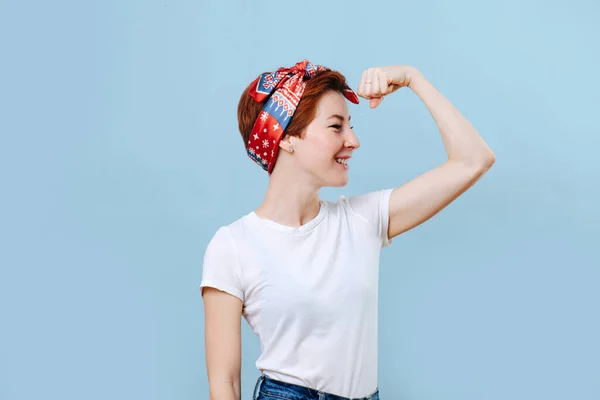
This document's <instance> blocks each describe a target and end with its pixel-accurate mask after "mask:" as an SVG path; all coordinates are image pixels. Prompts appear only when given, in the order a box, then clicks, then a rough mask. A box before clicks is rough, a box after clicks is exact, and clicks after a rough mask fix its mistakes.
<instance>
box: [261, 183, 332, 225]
mask: <svg viewBox="0 0 600 400" xmlns="http://www.w3.org/2000/svg"><path fill="white" fill-rule="evenodd" d="M281 178H282V177H278V176H275V175H271V178H270V180H269V187H268V188H267V193H266V195H265V199H264V200H263V202H262V204H261V205H260V206H259V207H258V208H257V209H256V211H255V213H256V214H257V215H258V216H259V217H261V218H266V219H269V220H271V221H274V222H277V223H278V224H281V225H286V226H302V225H304V224H306V223H307V222H309V221H311V220H312V219H314V218H316V216H317V215H318V214H319V211H320V207H321V205H320V202H319V187H315V186H312V185H310V184H306V183H304V182H302V181H301V180H300V179H290V178H289V177H287V179H281Z"/></svg>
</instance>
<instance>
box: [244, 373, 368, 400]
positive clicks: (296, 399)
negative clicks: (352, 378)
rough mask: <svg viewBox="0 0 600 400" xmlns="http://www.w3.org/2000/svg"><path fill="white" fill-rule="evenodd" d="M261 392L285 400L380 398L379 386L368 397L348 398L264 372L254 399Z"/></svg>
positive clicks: (358, 399) (256, 387) (258, 381)
mask: <svg viewBox="0 0 600 400" xmlns="http://www.w3.org/2000/svg"><path fill="white" fill-rule="evenodd" d="M261 392H262V393H264V394H265V395H271V396H273V397H275V398H278V399H283V400H379V388H377V389H376V390H375V392H374V393H372V394H370V395H369V396H367V397H360V398H348V397H342V396H338V395H335V394H331V393H326V392H322V391H319V390H315V389H311V388H308V387H305V386H300V385H294V384H292V383H287V382H282V381H278V380H276V379H273V378H269V377H268V376H266V375H264V374H262V375H261V376H260V377H259V378H258V380H257V381H256V385H255V386H254V395H253V396H252V400H258V398H259V395H260V393H261Z"/></svg>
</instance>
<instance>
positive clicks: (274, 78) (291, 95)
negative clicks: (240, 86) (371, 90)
mask: <svg viewBox="0 0 600 400" xmlns="http://www.w3.org/2000/svg"><path fill="white" fill-rule="evenodd" d="M328 70H329V68H326V67H323V66H322V65H315V64H311V63H310V62H309V61H308V60H304V61H301V62H299V63H296V65H294V66H293V67H292V68H279V69H278V70H277V71H276V72H269V73H265V74H262V75H260V76H259V77H258V78H256V79H255V80H254V81H252V83H251V86H250V91H249V94H250V96H252V97H253V98H254V100H256V101H257V102H262V101H264V100H265V99H266V98H268V97H269V96H270V99H269V100H268V101H267V102H266V103H265V105H264V107H263V109H262V111H261V112H260V114H259V116H258V118H257V119H256V122H255V123H254V127H253V128H252V133H251V135H250V140H249V141H248V146H247V151H248V156H249V157H250V158H251V159H253V160H254V161H255V162H256V163H257V164H258V165H260V166H261V167H262V168H263V169H264V170H265V171H267V172H268V173H269V174H271V172H272V171H273V167H274V166H275V160H277V154H278V153H279V142H280V141H281V138H282V137H283V133H284V132H285V129H286V128H287V126H288V125H289V123H290V121H291V119H292V116H293V115H294V111H296V107H297V106H298V103H299V102H300V98H301V97H302V94H303V93H304V89H305V87H306V80H308V79H310V78H312V77H313V76H315V75H316V74H317V72H319V71H328ZM342 94H343V95H344V97H346V98H347V99H348V100H349V101H351V102H352V103H354V104H358V97H357V96H356V94H355V93H354V92H353V91H352V89H350V87H348V86H346V87H345V88H344V90H343V91H342Z"/></svg>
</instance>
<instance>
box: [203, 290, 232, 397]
mask: <svg viewBox="0 0 600 400" xmlns="http://www.w3.org/2000/svg"><path fill="white" fill-rule="evenodd" d="M202 297H203V299H204V315H205V321H204V332H205V347H206V368H207V372H208V384H209V387H210V395H209V400H240V399H241V389H240V378H241V360H242V356H241V350H242V339H241V327H242V301H241V300H240V299H238V298H237V297H235V296H232V295H230V294H229V293H225V292H222V291H220V290H218V289H215V288H212V287H205V288H203V293H202Z"/></svg>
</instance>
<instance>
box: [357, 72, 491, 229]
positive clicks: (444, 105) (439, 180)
mask: <svg viewBox="0 0 600 400" xmlns="http://www.w3.org/2000/svg"><path fill="white" fill-rule="evenodd" d="M403 86H408V87H409V88H411V89H412V90H413V91H414V92H415V93H416V94H417V95H418V96H419V97H420V98H421V100H422V101H423V102H424V103H425V106H426V107H427V108H428V110H429V112H430V113H431V115H432V117H433V119H434V120H435V122H436V124H437V126H438V128H439V130H440V133H441V136H442V140H443V142H444V146H445V148H446V152H447V154H448V160H447V161H445V162H444V163H443V164H441V165H440V166H438V167H436V168H434V169H432V170H430V171H428V172H426V173H424V174H423V175H420V176H418V177H417V178H415V179H413V180H411V181H409V182H407V183H405V184H404V185H402V186H400V187H398V188H396V189H394V191H393V192H392V195H391V196H390V211H389V213H390V216H389V224H388V236H389V238H390V239H391V238H393V237H394V236H397V235H399V234H401V233H403V232H406V231H408V230H409V229H412V228H414V227H416V226H418V225H420V224H422V223H423V222H425V221H427V220H428V219H430V218H431V217H433V216H434V215H435V214H437V213H438V212H439V211H441V210H442V209H443V208H444V207H446V206H447V205H448V204H450V203H451V202H452V201H453V200H455V199H456V198H457V197H458V196H460V195H461V194H462V193H464V192H465V191H466V190H467V189H469V188H470V187H471V186H473V185H474V184H475V182H477V181H478V180H479V178H481V176H482V175H483V174H484V173H485V172H487V171H488V170H489V169H490V168H491V166H492V165H493V164H494V162H495V160H496V158H495V155H494V153H493V152H492V150H491V149H490V148H489V147H488V145H487V144H486V143H485V141H484V140H483V139H482V138H481V136H480V135H479V134H478V133H477V131H476V130H475V128H474V127H473V126H472V125H471V124H470V123H469V121H468V120H467V119H466V118H465V117H463V116H462V115H461V113H460V112H459V111H458V110H457V109H456V108H455V107H454V106H453V105H452V104H451V103H450V101H448V99H446V98H445V97H444V96H443V95H442V94H441V93H440V92H439V91H438V90H437V89H436V88H435V87H434V86H433V85H432V84H431V83H430V82H429V81H428V80H427V79H425V77H423V75H422V74H421V73H420V72H419V71H418V70H416V69H415V68H413V67H409V66H404V65H394V66H390V67H381V68H370V69H368V70H366V71H365V72H364V73H363V76H362V79H361V83H360V86H359V90H358V94H359V95H360V96H362V97H364V98H366V99H369V100H370V101H371V107H372V108H375V107H377V106H378V105H379V104H380V103H381V101H382V100H383V97H384V96H385V95H387V94H389V93H392V92H393V91H395V90H397V89H399V88H401V87H403Z"/></svg>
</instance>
